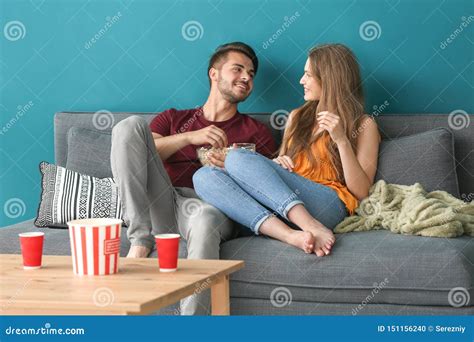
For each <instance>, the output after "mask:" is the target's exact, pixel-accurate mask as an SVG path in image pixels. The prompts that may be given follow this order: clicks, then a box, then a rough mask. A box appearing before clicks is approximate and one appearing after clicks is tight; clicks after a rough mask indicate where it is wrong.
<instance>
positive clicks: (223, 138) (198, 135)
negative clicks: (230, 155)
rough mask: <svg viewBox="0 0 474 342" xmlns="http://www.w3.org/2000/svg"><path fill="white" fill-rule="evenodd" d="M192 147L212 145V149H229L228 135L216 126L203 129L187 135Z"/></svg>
mask: <svg viewBox="0 0 474 342" xmlns="http://www.w3.org/2000/svg"><path fill="white" fill-rule="evenodd" d="M185 134H186V135H187V137H188V141H189V144H191V145H211V146H212V147H216V148H221V147H227V144H228V141H227V134H225V132H224V131H223V130H222V129H220V128H219V127H216V126H214V125H211V126H208V127H206V128H202V129H200V130H198V131H192V132H187V133H185Z"/></svg>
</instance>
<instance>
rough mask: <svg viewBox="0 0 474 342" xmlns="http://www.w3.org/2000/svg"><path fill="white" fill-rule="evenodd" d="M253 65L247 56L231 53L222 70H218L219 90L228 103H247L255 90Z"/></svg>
mask: <svg viewBox="0 0 474 342" xmlns="http://www.w3.org/2000/svg"><path fill="white" fill-rule="evenodd" d="M254 75H255V72H254V69H253V63H252V60H251V59H250V58H248V57H247V56H246V55H244V54H242V53H238V52H233V51H231V52H229V53H228V54H227V59H226V61H225V62H224V64H222V66H221V68H220V70H216V78H217V89H218V91H219V93H220V94H221V95H222V97H224V98H225V99H226V100H227V101H229V102H231V103H238V102H242V101H245V99H247V97H248V96H249V95H250V93H251V92H252V89H253V77H254Z"/></svg>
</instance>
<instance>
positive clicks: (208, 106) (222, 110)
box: [202, 97, 237, 121]
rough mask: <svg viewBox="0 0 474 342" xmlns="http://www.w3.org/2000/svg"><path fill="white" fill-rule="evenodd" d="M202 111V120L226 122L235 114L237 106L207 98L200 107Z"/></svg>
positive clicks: (222, 100) (221, 100)
mask: <svg viewBox="0 0 474 342" xmlns="http://www.w3.org/2000/svg"><path fill="white" fill-rule="evenodd" d="M202 111H203V114H204V118H206V120H208V121H226V120H229V119H231V118H232V117H233V116H234V115H235V114H236V113H237V104H236V103H230V102H229V101H225V100H224V99H215V98H212V97H209V98H208V99H207V101H206V103H205V104H204V106H203V107H202Z"/></svg>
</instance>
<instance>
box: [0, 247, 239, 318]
mask: <svg viewBox="0 0 474 342" xmlns="http://www.w3.org/2000/svg"><path fill="white" fill-rule="evenodd" d="M243 266H244V262H243V261H240V260H187V259H180V260H179V261H178V270H177V271H176V272H172V273H162V272H160V271H159V268H158V260H157V258H139V259H128V258H120V264H119V272H118V273H117V274H113V275H104V276H77V275H75V274H74V273H73V268H72V258H71V256H53V255H43V262H42V268H40V269H35V270H24V269H23V263H22V256H21V255H17V254H0V314H2V315H10V314H22V312H23V314H41V313H42V311H43V312H44V311H45V310H46V311H47V312H50V313H51V312H57V314H71V315H75V314H88V315H89V314H92V315H94V314H95V315H104V314H147V313H150V312H153V311H156V310H158V309H159V308H162V307H166V306H168V305H170V304H173V303H175V302H177V301H178V300H179V299H181V298H184V297H187V296H189V295H192V294H193V293H197V292H201V291H203V290H204V289H207V288H210V287H211V286H213V285H214V284H216V283H218V282H219V281H221V280H222V278H224V277H226V276H228V275H229V274H230V273H232V272H235V271H237V270H239V269H241V268H242V267H243ZM53 314H54V313H53Z"/></svg>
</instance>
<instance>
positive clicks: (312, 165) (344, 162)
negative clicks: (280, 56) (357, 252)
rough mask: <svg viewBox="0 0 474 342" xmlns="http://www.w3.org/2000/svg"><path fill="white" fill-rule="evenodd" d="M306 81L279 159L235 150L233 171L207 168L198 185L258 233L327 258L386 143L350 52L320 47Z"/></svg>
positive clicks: (229, 160) (228, 164) (230, 158)
mask: <svg viewBox="0 0 474 342" xmlns="http://www.w3.org/2000/svg"><path fill="white" fill-rule="evenodd" d="M300 83H301V84H302V85H303V88H304V99H305V101H306V102H305V104H304V105H303V106H301V107H299V108H297V109H295V110H293V111H292V112H291V113H290V115H289V118H288V121H287V125H286V129H285V132H284V136H283V142H282V145H281V148H280V152H279V155H278V157H277V158H275V159H273V160H270V159H267V158H265V157H263V156H262V155H260V154H258V153H255V152H251V151H247V150H243V149H234V150H231V151H230V152H229V153H228V154H227V157H226V159H225V169H221V168H218V167H202V168H201V169H199V170H198V171H197V172H196V173H195V174H194V177H193V183H194V187H195V190H196V192H197V194H198V195H199V196H200V197H201V198H202V199H203V200H205V201H206V202H208V203H210V204H212V205H213V206H215V207H217V208H218V209H220V210H221V211H222V212H224V213H225V214H226V215H227V216H229V217H230V218H232V219H233V220H235V221H237V222H239V223H241V224H243V225H245V226H247V227H249V228H250V229H251V230H252V231H253V232H254V233H255V234H265V235H268V236H270V237H272V238H275V239H278V240H280V241H283V242H286V243H289V244H291V245H293V246H295V247H298V248H301V249H302V250H303V251H305V252H306V253H313V252H314V253H315V254H316V255H318V256H324V255H328V254H329V253H330V252H331V248H332V247H333V245H334V243H335V241H336V239H335V236H334V234H333V232H332V229H334V228H335V226H336V225H337V224H338V223H339V222H341V221H342V220H343V219H344V217H346V216H347V215H348V214H353V212H354V209H355V208H356V207H357V206H358V204H359V201H360V200H362V199H363V198H365V197H367V196H368V192H369V188H370V186H371V185H372V184H373V182H374V177H375V173H376V167H377V155H378V149H379V143H380V140H381V139H380V134H379V132H378V128H377V124H376V123H375V121H374V120H373V119H372V118H371V117H370V116H368V115H365V114H364V99H363V93H362V85H361V78H360V72H359V66H358V64H357V61H356V58H355V57H354V55H353V53H352V52H351V51H350V50H349V49H348V48H347V47H345V46H344V45H341V44H329V45H322V46H317V47H315V48H313V49H312V50H311V51H310V52H309V56H308V59H307V61H306V65H305V68H304V75H303V77H302V78H301V80H300ZM211 161H212V157H211ZM290 222H291V223H293V224H294V225H296V226H297V227H299V228H300V229H301V230H295V229H292V228H290V226H289V224H290Z"/></svg>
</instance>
